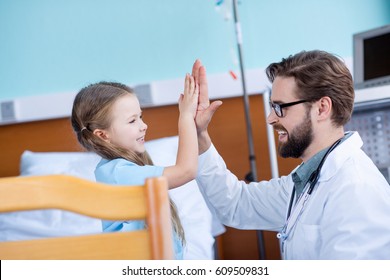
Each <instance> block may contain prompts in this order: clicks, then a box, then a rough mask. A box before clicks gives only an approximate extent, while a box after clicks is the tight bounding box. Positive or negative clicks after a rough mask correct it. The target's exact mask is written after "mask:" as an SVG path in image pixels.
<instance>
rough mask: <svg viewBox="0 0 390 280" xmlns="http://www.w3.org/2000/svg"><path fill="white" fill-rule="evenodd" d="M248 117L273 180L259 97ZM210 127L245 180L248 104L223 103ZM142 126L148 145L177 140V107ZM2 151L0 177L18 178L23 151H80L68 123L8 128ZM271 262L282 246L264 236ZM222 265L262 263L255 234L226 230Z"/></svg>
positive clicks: (152, 112) (288, 166)
mask: <svg viewBox="0 0 390 280" xmlns="http://www.w3.org/2000/svg"><path fill="white" fill-rule="evenodd" d="M249 100H250V109H251V112H250V115H251V120H252V129H253V137H254V148H255V151H256V163H257V173H258V178H259V180H268V179H270V178H271V167H270V163H269V154H268V144H267V136H266V120H265V115H264V109H263V100H262V97H261V95H252V96H250V98H249ZM223 102H224V104H223V105H222V107H221V108H220V109H219V110H218V111H217V113H216V114H215V116H214V118H213V120H212V123H211V125H210V127H209V133H210V135H211V137H212V139H213V143H214V145H215V146H216V147H217V149H218V151H219V152H220V154H221V155H222V156H223V158H224V159H225V161H226V164H227V166H228V167H229V169H230V170H231V171H232V172H233V173H234V174H236V175H237V177H238V178H240V179H244V178H245V175H246V174H247V173H248V172H249V171H250V164H249V152H248V145H247V134H246V125H245V114H244V104H243V100H242V98H241V97H235V98H229V99H224V100H223ZM143 111H144V114H143V115H144V120H145V122H146V123H147V124H148V127H149V129H148V131H147V135H146V136H147V137H146V138H147V140H152V139H156V138H161V137H166V136H173V135H177V119H178V116H179V111H178V108H177V106H176V105H171V106H164V107H155V108H146V109H144V110H143ZM0 139H1V141H0V151H1V152H2V156H3V157H2V159H3V163H2V165H1V167H0V177H5V176H16V175H18V174H19V161H20V156H21V154H22V153H23V151H24V150H31V151H34V152H54V151H81V150H82V149H81V147H80V145H79V144H78V142H77V140H76V137H75V135H74V133H73V130H72V128H71V125H70V120H69V118H64V119H54V120H46V121H37V122H30V123H21V124H14V125H5V126H1V127H0ZM278 162H279V173H280V174H281V175H283V174H288V173H290V171H291V170H292V169H293V168H294V167H295V166H297V165H298V163H299V162H298V160H292V159H291V160H289V159H282V160H280V158H278ZM264 239H265V243H266V256H267V259H279V258H280V254H279V243H278V241H277V239H276V237H275V233H274V232H264ZM219 244H220V246H219V249H220V252H219V255H220V257H221V258H222V259H258V252H257V238H256V232H255V231H253V230H246V231H243V230H236V229H231V228H228V230H227V232H226V233H225V234H223V236H222V237H221V238H220V239H219Z"/></svg>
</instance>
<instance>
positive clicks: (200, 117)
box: [192, 59, 222, 154]
mask: <svg viewBox="0 0 390 280" xmlns="http://www.w3.org/2000/svg"><path fill="white" fill-rule="evenodd" d="M192 76H193V77H194V78H195V81H196V83H198V84H199V103H198V109H197V112H196V117H195V123H196V129H197V133H198V145H199V154H202V153H203V152H204V151H206V150H207V149H208V148H209V147H210V145H211V139H210V136H209V134H208V131H207V127H208V125H209V123H210V121H211V119H212V117H213V115H214V113H215V111H216V110H217V109H218V108H219V106H221V105H222V101H220V100H217V101H214V102H212V103H211V104H210V100H209V94H208V83H207V76H206V69H205V67H204V66H203V65H202V62H201V61H200V60H199V59H197V60H196V61H195V62H194V65H193V67H192Z"/></svg>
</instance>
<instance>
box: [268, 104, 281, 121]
mask: <svg viewBox="0 0 390 280" xmlns="http://www.w3.org/2000/svg"><path fill="white" fill-rule="evenodd" d="M278 120H279V117H278V116H277V115H276V113H275V110H274V109H273V108H271V110H270V113H269V114H268V116H267V123H268V124H269V125H273V124H275V123H277V122H278Z"/></svg>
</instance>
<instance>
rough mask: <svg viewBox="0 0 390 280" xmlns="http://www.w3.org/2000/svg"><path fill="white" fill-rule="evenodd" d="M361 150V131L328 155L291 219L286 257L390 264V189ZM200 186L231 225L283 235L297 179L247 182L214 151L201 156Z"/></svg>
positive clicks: (224, 221)
mask: <svg viewBox="0 0 390 280" xmlns="http://www.w3.org/2000/svg"><path fill="white" fill-rule="evenodd" d="M362 145H363V142H362V140H361V138H360V136H359V134H358V133H357V132H354V133H353V135H351V136H350V137H349V138H348V139H346V140H345V141H344V142H342V143H341V144H340V145H339V146H338V147H336V149H335V150H334V151H332V152H331V153H330V154H329V156H328V158H327V159H326V161H325V163H324V165H323V167H322V170H321V173H320V176H319V181H318V183H317V185H316V186H315V188H314V191H313V193H312V195H311V196H310V198H309V199H308V200H307V203H306V206H305V208H304V210H303V211H302V213H301V215H300V217H298V219H297V220H296V222H294V223H292V222H291V220H290V223H289V227H291V226H293V228H292V230H291V232H290V233H289V234H288V237H287V239H286V240H285V242H283V243H284V244H283V245H282V255H283V258H284V259H390V187H389V184H388V183H387V181H386V179H385V178H384V177H383V175H382V174H381V173H380V172H379V170H378V169H377V167H376V166H375V165H374V163H373V162H372V161H371V160H370V159H369V158H368V156H367V155H366V154H365V153H364V152H363V151H362V150H361V147H362ZM196 180H197V182H198V184H199V186H200V190H201V192H202V194H203V195H204V197H205V199H206V202H207V203H208V205H209V206H210V207H212V208H214V209H215V210H216V213H217V215H218V216H219V218H220V220H221V221H222V223H224V224H225V225H227V226H231V227H235V228H239V229H257V230H271V231H281V230H282V228H283V226H284V225H285V223H286V216H287V208H288V205H289V201H290V196H291V194H292V190H293V185H294V183H293V181H292V178H291V174H290V175H288V176H283V177H281V178H277V179H272V180H270V181H261V182H258V183H257V182H256V183H250V184H246V183H245V182H243V181H239V180H238V179H237V177H236V176H235V175H233V174H232V173H231V172H230V171H229V170H228V169H227V168H226V165H225V163H224V161H223V159H222V158H221V157H220V156H219V154H218V152H217V151H216V149H215V147H214V146H211V147H210V148H209V149H208V150H207V151H206V152H205V153H203V154H202V155H200V157H199V171H198V176H197V179H196ZM294 211H296V212H295V214H297V213H299V211H300V206H299V205H298V206H297V207H294V206H293V210H292V216H293V214H294Z"/></svg>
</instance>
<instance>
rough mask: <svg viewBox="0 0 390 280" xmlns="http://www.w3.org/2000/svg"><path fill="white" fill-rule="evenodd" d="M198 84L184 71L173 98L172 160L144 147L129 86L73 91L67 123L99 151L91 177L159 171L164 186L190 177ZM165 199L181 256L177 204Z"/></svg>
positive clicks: (114, 180) (133, 179)
mask: <svg viewBox="0 0 390 280" xmlns="http://www.w3.org/2000/svg"><path fill="white" fill-rule="evenodd" d="M198 94H199V90H198V85H197V84H196V83H195V81H194V78H193V77H192V76H190V75H189V74H187V75H186V77H185V83H184V93H183V94H181V96H180V98H179V111H180V116H179V121H178V131H179V146H178V152H177V158H176V164H175V165H173V166H168V167H161V166H154V165H153V163H152V160H151V159H150V157H149V155H148V153H147V152H146V151H145V145H144V144H145V136H146V130H147V128H148V127H147V125H146V124H145V123H144V122H143V120H142V111H141V108H140V104H139V101H138V99H137V97H136V95H135V94H134V93H133V90H132V89H131V88H129V87H128V86H126V85H123V84H120V83H110V82H100V83H96V84H92V85H89V86H87V87H85V88H83V89H81V90H80V92H79V93H78V94H77V96H76V98H75V100H74V103H73V109H72V119H71V121H72V126H73V129H74V131H75V132H76V133H77V139H78V141H79V142H80V144H81V145H82V146H83V147H84V148H85V149H86V150H88V151H91V152H95V153H97V154H98V155H100V156H101V157H102V160H101V161H100V162H99V164H98V165H97V167H96V170H95V177H96V181H98V182H102V183H107V184H117V185H142V184H144V182H145V179H146V178H148V177H156V176H165V177H166V178H167V181H168V186H169V188H175V187H178V186H181V185H184V184H185V183H187V182H189V181H191V180H193V179H194V178H195V176H196V172H197V164H198V162H197V159H198V142H197V135H196V127H195V120H194V119H195V115H196V109H197V103H198ZM170 204H171V213H172V223H173V227H174V248H175V255H176V258H177V259H182V256H183V244H184V241H185V239H184V231H183V228H182V226H181V223H180V219H179V216H178V214H177V209H176V206H175V204H174V203H173V201H171V202H170ZM102 224H103V231H105V232H112V231H131V230H137V229H142V228H144V227H145V222H144V221H103V222H102Z"/></svg>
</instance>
